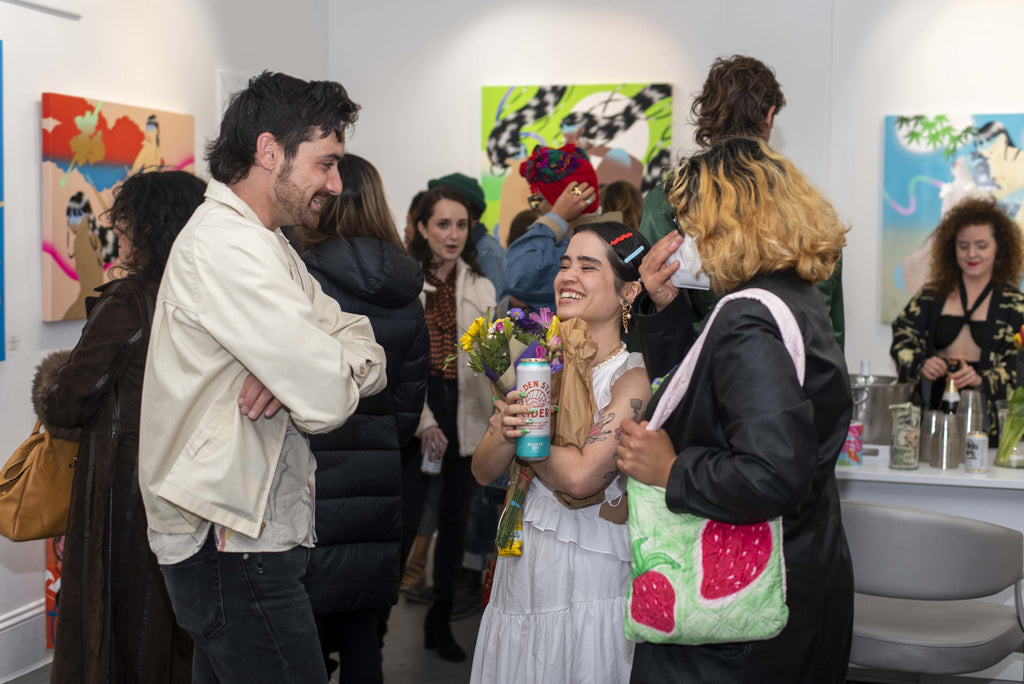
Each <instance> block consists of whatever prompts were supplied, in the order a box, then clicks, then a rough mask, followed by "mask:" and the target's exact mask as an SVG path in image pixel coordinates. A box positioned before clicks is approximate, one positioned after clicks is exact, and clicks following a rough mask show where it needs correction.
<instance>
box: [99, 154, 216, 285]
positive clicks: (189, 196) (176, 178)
mask: <svg viewBox="0 0 1024 684" xmlns="http://www.w3.org/2000/svg"><path fill="white" fill-rule="evenodd" d="M205 192H206V183H205V182H203V181H202V180H200V179H199V178H196V177H195V176H193V175H192V174H191V173H186V172H185V171H150V172H149V173H136V174H134V175H132V176H128V178H126V179H125V180H124V181H123V182H122V183H121V184H120V185H119V186H118V188H117V190H116V191H115V192H114V204H113V206H111V207H110V209H109V210H108V211H107V213H106V218H107V220H108V221H109V222H110V225H112V226H113V227H114V230H115V231H116V232H118V233H120V234H122V235H124V236H125V238H126V239H127V240H128V243H129V244H130V245H131V250H130V256H129V258H128V259H126V260H124V259H123V260H122V261H120V262H119V263H118V264H117V266H116V267H115V268H116V269H117V270H116V271H115V273H114V275H117V276H118V277H120V278H137V279H139V280H159V279H160V277H161V276H162V275H163V273H164V266H166V265H167V257H168V256H169V255H170V253H171V245H173V244H174V239H175V238H176V237H178V233H180V232H181V229H182V228H184V227H185V224H186V223H188V220H189V218H191V216H192V214H193V212H195V210H196V208H197V207H198V206H199V205H200V204H202V203H203V195H204V194H205Z"/></svg>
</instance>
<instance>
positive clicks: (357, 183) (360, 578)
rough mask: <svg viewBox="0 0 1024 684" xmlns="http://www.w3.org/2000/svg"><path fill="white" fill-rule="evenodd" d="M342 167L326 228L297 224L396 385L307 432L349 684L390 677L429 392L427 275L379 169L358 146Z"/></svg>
mask: <svg viewBox="0 0 1024 684" xmlns="http://www.w3.org/2000/svg"><path fill="white" fill-rule="evenodd" d="M338 171H339V173H340V175H341V181H342V187H343V190H342V192H341V195H339V196H338V197H332V198H331V199H330V200H328V201H327V203H326V204H325V205H324V207H323V209H322V210H321V212H320V223H319V225H318V226H305V227H300V228H299V236H300V241H301V245H302V248H303V250H304V253H303V256H302V258H303V261H305V263H306V267H307V268H308V269H309V272H310V273H311V274H312V275H313V277H314V278H316V279H317V280H318V281H319V282H320V285H321V287H322V288H323V290H324V292H325V293H326V294H328V295H329V296H331V297H334V299H336V300H337V301H338V304H339V305H341V309H342V310H343V311H347V312H351V313H358V314H363V315H365V316H366V317H367V318H369V319H370V324H371V325H372V326H373V333H374V336H375V337H376V338H377V343H378V344H380V345H381V346H382V347H384V351H385V353H386V354H387V376H388V386H387V388H386V389H385V390H384V391H383V392H381V393H380V394H377V395H375V396H372V397H366V398H364V399H362V400H361V401H360V402H359V407H358V408H357V409H356V412H355V413H354V414H353V415H352V417H351V418H349V419H348V422H347V423H345V425H343V426H342V427H340V428H338V429H337V430H335V431H334V432H331V433H329V434H326V435H311V436H310V447H311V448H312V450H313V454H314V455H315V456H316V462H317V471H316V533H317V545H316V548H315V549H313V552H312V554H311V555H310V560H309V568H308V570H307V573H306V579H305V581H306V588H307V591H308V592H309V598H310V602H311V603H312V604H313V612H314V613H315V614H316V618H317V626H318V628H319V630H320V643H321V646H322V648H323V652H324V658H325V660H326V658H327V656H328V654H330V653H333V652H334V651H338V653H339V656H340V659H341V675H342V676H341V681H342V682H347V681H351V682H381V681H382V679H383V676H382V673H381V663H380V645H379V640H378V635H377V614H378V610H379V609H381V608H386V607H389V606H391V605H392V604H393V603H394V602H395V601H396V600H397V596H398V564H399V546H400V544H401V540H402V528H401V519H402V504H401V487H402V475H401V472H402V469H401V457H400V454H399V450H400V449H401V447H402V446H404V445H405V444H406V443H407V442H408V441H409V440H410V439H412V436H413V433H414V432H415V431H416V426H417V424H418V422H419V417H420V412H421V410H422V408H423V398H424V396H425V392H426V380H427V331H426V324H425V323H424V318H423V307H422V305H421V304H420V302H419V298H418V296H419V293H420V290H421V289H422V288H423V272H422V270H421V268H420V265H419V263H418V262H416V260H415V259H413V258H412V257H410V256H409V255H408V254H407V253H406V251H405V248H404V247H403V246H402V242H401V240H400V239H399V237H398V231H397V230H396V229H395V225H394V222H393V220H392V218H391V213H390V211H389V210H388V206H387V202H386V200H385V198H384V189H383V187H382V184H381V180H380V175H379V174H378V173H377V169H375V168H374V167H373V165H372V164H370V163H369V162H368V161H366V160H365V159H362V158H361V157H357V156H355V155H352V154H349V155H346V156H345V157H343V158H342V159H341V161H340V162H339V163H338ZM331 665H332V664H331V663H328V670H329V671H330V669H331Z"/></svg>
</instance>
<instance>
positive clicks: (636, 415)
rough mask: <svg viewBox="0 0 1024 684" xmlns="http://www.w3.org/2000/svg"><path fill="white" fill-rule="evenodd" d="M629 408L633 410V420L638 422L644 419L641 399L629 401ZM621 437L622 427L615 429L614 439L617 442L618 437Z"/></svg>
mask: <svg viewBox="0 0 1024 684" xmlns="http://www.w3.org/2000/svg"><path fill="white" fill-rule="evenodd" d="M629 407H630V408H631V409H633V420H635V421H636V422H638V423H639V422H640V419H641V418H643V417H644V402H643V400H641V399H630V400H629ZM621 436H622V426H619V427H617V428H615V439H616V441H618V439H619V437H621Z"/></svg>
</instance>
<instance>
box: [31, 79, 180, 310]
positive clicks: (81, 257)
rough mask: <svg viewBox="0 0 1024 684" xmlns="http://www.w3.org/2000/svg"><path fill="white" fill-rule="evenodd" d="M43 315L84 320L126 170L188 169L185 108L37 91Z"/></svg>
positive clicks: (112, 242)
mask: <svg viewBox="0 0 1024 684" xmlns="http://www.w3.org/2000/svg"><path fill="white" fill-rule="evenodd" d="M42 132H43V245H42V250H43V254H42V258H43V320H44V321H60V320H72V319H79V318H85V298H86V297H88V296H92V295H93V290H94V289H95V288H96V287H98V286H99V285H102V284H103V283H104V282H106V280H107V272H108V270H109V269H110V267H111V266H112V265H113V264H114V263H115V261H116V260H117V238H116V236H115V235H114V232H113V230H112V229H111V227H110V226H109V225H108V224H107V223H106V221H105V212H106V210H107V209H108V208H109V207H110V205H111V203H112V201H113V196H114V189H115V188H116V187H117V184H118V183H119V182H120V181H122V180H123V179H124V178H126V177H127V176H128V175H129V174H131V173H139V172H146V171H153V170H157V169H175V170H182V171H189V172H194V171H195V122H194V119H193V117H192V116H191V115H189V114H176V113H172V112H164V111H157V110H154V109H150V108H144V107H134V106H130V105H122V104H116V103H113V102H103V101H100V100H90V99H86V98H83V97H73V96H69V95H59V94H56V93H43V121H42Z"/></svg>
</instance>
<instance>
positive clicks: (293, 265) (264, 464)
mask: <svg viewBox="0 0 1024 684" xmlns="http://www.w3.org/2000/svg"><path fill="white" fill-rule="evenodd" d="M358 110H359V106H358V105H356V104H355V103H353V102H352V101H351V100H350V99H349V98H348V95H347V93H346V92H345V89H344V88H343V87H342V86H340V85H339V84H337V83H332V82H327V81H321V82H313V83H309V82H306V81H302V80H299V79H296V78H292V77H290V76H286V75H284V74H276V73H269V72H265V73H263V74H261V75H260V76H257V77H255V78H253V79H252V80H251V81H250V82H249V87H248V88H247V89H246V90H244V91H242V92H240V93H238V94H236V95H235V97H234V98H233V99H232V101H231V104H230V106H229V107H228V110H227V112H226V113H225V115H224V120H223V122H222V124H221V130H220V135H219V136H218V138H217V139H216V140H215V141H213V142H212V143H211V144H210V146H209V148H208V152H207V159H208V160H209V162H210V171H211V174H212V176H213V180H212V181H210V184H209V187H208V189H207V192H206V202H205V203H204V204H203V205H201V206H200V207H199V209H197V210H196V212H195V214H193V216H192V218H191V219H190V220H189V222H188V224H187V225H186V226H185V227H184V229H183V230H182V232H181V234H180V235H179V236H178V239H177V240H176V241H175V244H174V247H173V249H172V250H171V255H170V258H169V259H168V262H167V268H166V271H165V272H164V276H163V280H162V281H161V285H160V292H159V295H158V298H157V302H156V309H155V312H154V317H153V328H152V332H151V336H150V344H149V356H148V358H147V362H146V377H145V383H144V389H143V397H142V425H141V432H140V449H139V454H140V456H139V479H140V484H141V487H142V495H143V500H144V502H145V505H146V515H147V520H148V525H149V539H150V546H151V547H152V549H153V551H154V553H155V554H156V556H157V559H158V560H159V561H160V564H161V569H162V571H163V574H164V577H165V579H166V582H167V589H168V593H169V594H170V597H171V603H172V604H173V606H174V612H175V616H176V617H177V620H178V622H179V624H180V625H181V626H182V627H183V628H185V629H186V630H187V631H188V632H189V633H190V634H191V635H192V638H193V640H194V641H195V651H194V656H193V681H194V682H215V681H216V682H303V683H305V682H326V680H327V677H326V672H325V670H324V665H323V662H324V661H323V657H322V655H321V654H320V646H319V640H318V639H317V633H316V625H315V622H314V619H313V614H312V611H311V609H310V605H309V600H308V598H307V597H306V593H305V590H304V589H303V586H302V584H301V582H300V578H301V576H302V574H303V572H304V571H305V565H306V560H307V557H308V553H309V551H308V549H309V547H311V546H312V545H313V543H314V542H315V533H314V531H313V500H314V499H313V486H314V471H315V468H316V465H315V461H314V459H313V456H312V454H311V452H310V450H309V446H308V443H307V440H306V437H305V435H304V434H303V433H319V432H327V431H329V430H333V429H334V428H336V427H338V426H339V425H341V424H342V423H344V422H345V420H347V419H348V417H349V416H350V415H351V414H352V412H353V411H354V410H355V408H356V404H357V403H358V402H359V398H360V397H362V396H367V395H370V394H374V393H375V392H378V391H380V390H381V389H382V388H383V387H384V385H385V383H386V376H385V368H384V363H385V361H384V351H383V349H382V348H381V347H380V346H379V345H378V344H377V343H376V342H375V340H374V337H373V331H372V329H371V328H370V324H369V322H368V321H367V319H366V318H365V317H363V316H355V315H350V314H345V313H343V312H342V311H341V310H340V309H339V308H338V305H337V303H336V302H335V301H334V300H333V299H332V298H330V297H327V296H325V295H324V294H323V292H322V291H321V290H320V286H319V285H318V284H317V282H316V280H314V279H313V278H312V277H311V276H310V275H309V273H308V272H307V271H306V268H305V266H304V265H303V263H302V260H301V259H300V258H299V257H298V255H297V254H296V253H295V252H294V251H293V250H292V249H291V247H289V245H288V242H287V240H286V239H285V238H284V236H283V235H282V233H281V231H280V226H282V225H295V224H307V225H310V222H312V224H315V222H316V221H317V219H318V213H319V210H320V207H321V206H322V204H323V202H324V200H325V199H326V198H327V197H328V196H329V195H337V194H338V193H340V192H341V179H340V178H339V176H338V169H337V162H338V160H339V159H340V158H341V156H342V155H343V154H344V151H345V145H344V135H345V131H346V130H347V129H348V128H350V127H351V125H352V124H353V123H354V122H355V119H356V116H357V113H358Z"/></svg>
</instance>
